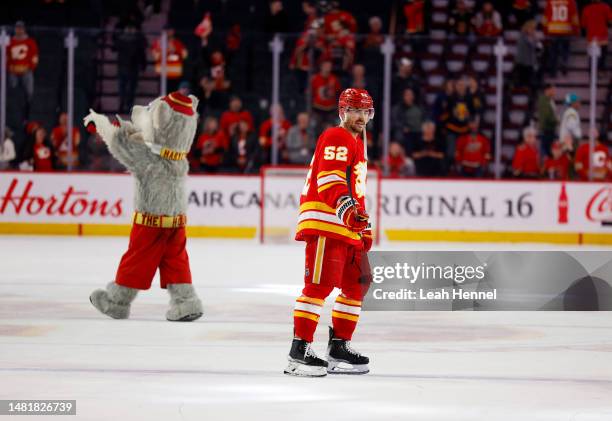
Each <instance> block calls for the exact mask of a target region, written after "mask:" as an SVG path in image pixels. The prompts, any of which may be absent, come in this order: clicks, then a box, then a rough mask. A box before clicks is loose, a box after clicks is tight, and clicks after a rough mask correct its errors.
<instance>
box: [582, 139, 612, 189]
mask: <svg viewBox="0 0 612 421" xmlns="http://www.w3.org/2000/svg"><path fill="white" fill-rule="evenodd" d="M593 130H594V131H593V137H594V138H595V148H594V151H593V153H592V155H591V159H589V143H590V142H589V139H585V140H584V141H583V142H582V143H581V144H580V146H579V147H578V150H576V162H575V164H574V168H575V170H576V174H577V175H578V178H579V179H580V180H588V179H589V168H590V162H593V181H605V180H612V177H611V176H612V160H611V159H610V151H609V150H608V148H607V147H606V146H605V145H603V144H602V143H601V140H600V139H599V131H598V130H597V129H593Z"/></svg>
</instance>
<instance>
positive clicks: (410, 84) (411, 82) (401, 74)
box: [391, 57, 421, 104]
mask: <svg viewBox="0 0 612 421" xmlns="http://www.w3.org/2000/svg"><path fill="white" fill-rule="evenodd" d="M413 70H414V67H413V63H412V60H410V59H409V58H407V57H402V58H401V59H400V60H399V63H398V69H397V74H396V75H395V76H394V77H393V79H392V80H391V87H392V92H391V101H392V103H393V104H397V103H398V102H399V101H401V100H402V97H401V96H400V95H403V93H404V91H405V90H406V89H412V92H414V97H415V101H416V102H420V101H421V80H420V79H419V77H418V76H416V75H415V74H414V71H413Z"/></svg>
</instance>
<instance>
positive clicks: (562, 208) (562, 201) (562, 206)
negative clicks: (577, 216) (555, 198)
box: [558, 183, 568, 224]
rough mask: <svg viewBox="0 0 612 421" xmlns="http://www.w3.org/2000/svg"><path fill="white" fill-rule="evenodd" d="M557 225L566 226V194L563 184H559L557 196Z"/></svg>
mask: <svg viewBox="0 0 612 421" xmlns="http://www.w3.org/2000/svg"><path fill="white" fill-rule="evenodd" d="M558 206H559V223H560V224H567V210H568V203H567V192H566V191H565V183H561V193H560V194H559V205H558Z"/></svg>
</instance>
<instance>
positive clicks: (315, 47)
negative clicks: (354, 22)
mask: <svg viewBox="0 0 612 421" xmlns="http://www.w3.org/2000/svg"><path fill="white" fill-rule="evenodd" d="M326 48H327V47H326V41H325V38H324V36H323V27H319V28H317V29H314V30H309V31H304V32H303V33H302V34H301V35H300V37H299V38H298V40H297V41H296V43H295V48H294V49H293V53H292V55H291V59H290V61H289V68H290V69H291V70H293V71H295V72H296V79H297V84H298V87H299V89H300V92H304V91H305V90H306V87H307V82H308V73H309V72H310V69H311V60H312V59H314V58H315V57H316V56H317V55H320V54H319V53H320V52H323V51H324V50H325V49H326ZM311 56H312V57H311Z"/></svg>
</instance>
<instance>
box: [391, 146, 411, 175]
mask: <svg viewBox="0 0 612 421" xmlns="http://www.w3.org/2000/svg"><path fill="white" fill-rule="evenodd" d="M388 161H389V175H390V176H391V177H406V176H408V175H413V174H414V163H413V162H412V160H411V159H410V158H408V157H406V153H405V151H404V148H402V146H401V145H400V144H399V143H397V142H391V143H390V144H389V157H388Z"/></svg>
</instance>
